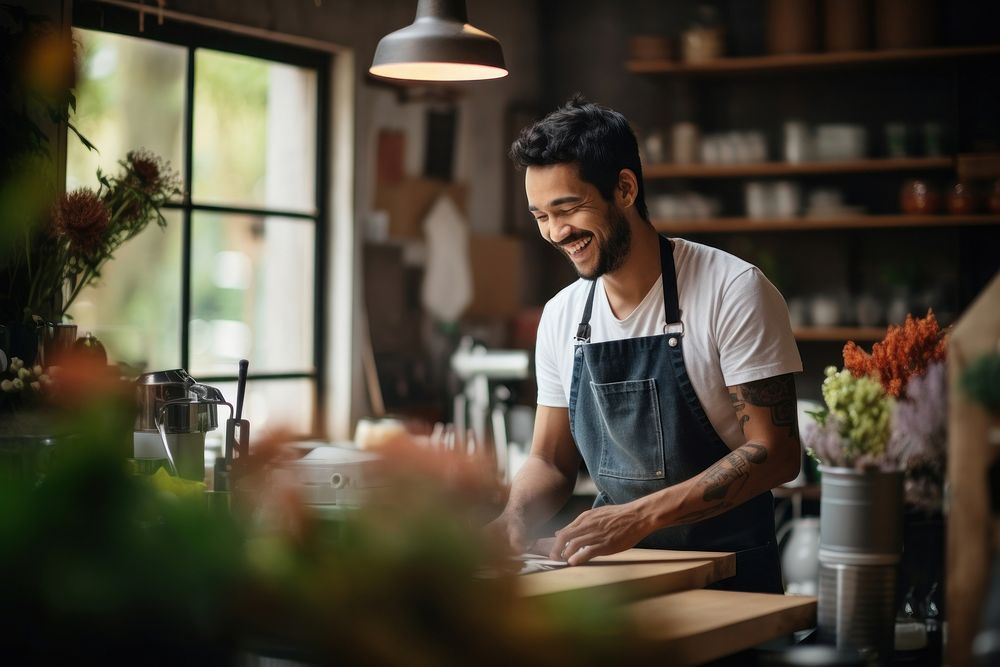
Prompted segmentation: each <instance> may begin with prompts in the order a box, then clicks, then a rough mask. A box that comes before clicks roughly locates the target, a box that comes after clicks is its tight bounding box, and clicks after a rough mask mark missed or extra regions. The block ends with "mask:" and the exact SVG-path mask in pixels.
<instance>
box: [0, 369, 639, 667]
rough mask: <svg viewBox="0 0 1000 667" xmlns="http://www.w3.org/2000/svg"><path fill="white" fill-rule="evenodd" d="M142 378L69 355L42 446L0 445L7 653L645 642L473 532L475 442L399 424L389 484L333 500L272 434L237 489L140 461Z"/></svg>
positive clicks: (523, 660) (473, 650)
mask: <svg viewBox="0 0 1000 667" xmlns="http://www.w3.org/2000/svg"><path fill="white" fill-rule="evenodd" d="M95 378H98V379H95ZM131 397H132V390H131V385H130V384H129V383H127V382H122V381H119V380H117V379H116V378H111V377H107V376H103V377H101V373H100V372H99V371H97V372H95V369H94V368H93V367H90V368H70V369H69V370H68V372H66V373H64V374H63V377H62V381H61V389H60V391H59V392H57V393H54V394H53V396H52V397H51V398H52V402H53V403H54V404H53V405H46V406H42V407H41V408H40V410H41V412H40V414H42V415H43V416H44V418H43V421H44V423H45V424H47V425H48V429H47V430H48V431H49V433H50V434H51V439H50V440H51V441H52V442H54V443H55V444H54V445H53V446H52V447H50V448H49V449H50V450H51V451H49V452H48V455H47V456H45V457H44V458H43V459H39V458H37V457H36V459H35V460H34V461H33V463H32V466H33V468H32V469H31V470H30V471H29V472H30V474H26V473H25V470H26V468H25V464H24V460H23V457H21V458H20V459H19V458H17V457H14V456H10V455H9V453H10V452H9V450H4V451H5V456H4V457H3V458H2V459H0V465H2V466H3V467H2V468H0V475H2V484H0V628H2V630H0V636H2V639H0V642H2V645H3V650H4V662H7V661H8V660H11V662H7V664H26V663H42V662H44V663H63V662H66V663H68V662H72V663H79V662H81V661H82V662H97V661H101V662H108V663H109V664H115V663H116V662H117V661H118V660H121V661H128V662H130V663H142V664H159V663H171V664H192V663H196V664H201V663H212V664H245V661H246V659H247V657H248V656H255V655H264V656H279V657H286V658H290V659H294V660H296V661H302V662H305V663H315V664H344V665H353V664H359V665H452V664H454V665H459V664H463V665H468V664H477V665H483V664H485V665H493V664H496V665H501V664H522V665H535V664H538V665H543V664H544V665H552V664H598V663H604V664H608V661H609V660H611V661H612V664H614V663H618V664H620V663H621V661H622V659H623V658H627V657H628V656H629V655H630V654H631V653H630V652H636V651H639V650H640V646H639V644H638V643H636V642H635V641H634V640H633V638H631V637H630V636H629V634H630V633H629V630H628V627H627V625H626V623H625V622H624V618H623V616H622V614H621V612H620V607H619V606H618V605H617V604H616V601H615V600H611V599H608V598H606V597H598V596H597V595H596V594H586V595H585V594H576V595H565V596H556V597H550V598H546V599H531V598H526V597H522V596H520V595H519V594H518V590H517V584H518V577H517V576H516V575H513V574H509V573H502V572H501V570H502V569H503V568H502V562H503V556H502V555H501V554H500V553H499V552H498V551H496V550H493V549H492V547H491V545H490V544H488V543H487V541H486V539H485V538H484V536H483V533H482V528H481V527H482V524H483V522H484V521H485V520H486V519H487V518H489V513H490V511H491V510H492V509H495V507H496V501H497V494H498V492H499V490H498V489H497V488H496V486H495V485H493V484H491V483H490V481H489V480H490V479H491V477H490V475H489V474H488V473H486V472H484V469H483V468H482V467H480V466H479V465H478V464H477V462H476V461H475V460H472V459H469V458H467V457H462V458H458V457H456V456H455V455H453V454H445V453H439V452H434V451H430V450H427V449H423V448H419V447H416V446H414V445H412V444H410V443H408V442H400V443H399V444H398V445H397V446H394V447H391V448H390V449H388V450H386V452H385V456H384V458H383V460H384V462H385V463H384V470H382V471H381V472H382V473H383V474H384V475H385V479H387V480H389V481H390V484H389V485H388V486H386V487H385V489H384V492H383V493H382V494H380V495H378V496H376V497H375V498H374V499H373V500H372V502H370V503H369V504H367V505H366V506H365V507H363V508H361V509H357V510H345V511H342V512H340V513H339V514H338V518H336V519H323V518H320V516H318V515H317V514H315V513H314V512H313V511H312V510H311V508H310V506H308V505H306V504H304V503H303V502H302V501H301V499H300V498H299V496H298V494H297V493H296V486H295V485H294V484H290V483H288V481H287V480H283V478H282V476H281V474H280V472H281V471H280V466H279V465H278V464H279V462H280V461H281V459H282V457H283V456H284V455H285V452H286V451H287V448H285V447H283V446H282V443H281V441H280V438H272V439H270V440H269V441H266V442H265V441H261V442H259V444H258V445H257V447H256V449H255V454H254V455H253V456H251V457H249V463H247V462H244V465H243V466H242V467H239V468H234V473H233V475H234V490H233V493H232V494H231V496H230V497H225V495H224V494H215V493H212V492H206V491H204V490H203V489H202V488H200V487H197V488H195V489H193V490H191V489H188V490H181V491H178V490H177V487H176V485H174V484H169V483H168V484H164V483H162V482H163V479H162V477H161V476H159V475H156V476H143V475H135V474H132V473H130V472H129V470H128V468H127V465H126V460H127V456H128V454H129V451H130V449H131V438H132V425H133V419H134V412H133V401H132V398H131ZM7 418H8V416H7V415H4V416H3V417H0V419H7ZM4 431H6V429H4V428H3V427H2V424H0V433H3V432H4ZM4 437H5V436H3V435H0V442H2V440H3V438H4ZM257 452H259V453H257ZM168 479H173V478H168ZM498 566H500V567H499V568H498ZM487 573H489V574H488V575H487Z"/></svg>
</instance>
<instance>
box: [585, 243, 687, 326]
mask: <svg viewBox="0 0 1000 667" xmlns="http://www.w3.org/2000/svg"><path fill="white" fill-rule="evenodd" d="M660 272H661V280H662V282H663V309H664V315H665V316H666V320H667V321H666V324H665V325H664V331H663V332H664V333H679V332H683V325H681V308H680V301H679V300H678V297H677V271H676V269H675V267H674V249H673V246H672V245H671V243H670V240H669V239H668V238H667V237H666V236H663V235H660ZM596 289H597V279H596V278H595V279H594V280H593V282H591V284H590V293H589V294H588V295H587V303H586V305H585V306H584V308H583V317H582V318H581V320H580V324H579V325H577V327H576V337H575V340H576V341H577V342H580V343H589V342H590V316H591V314H592V313H593V311H594V292H595V291H596ZM678 327H680V329H678Z"/></svg>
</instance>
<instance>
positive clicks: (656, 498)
mask: <svg viewBox="0 0 1000 667" xmlns="http://www.w3.org/2000/svg"><path fill="white" fill-rule="evenodd" d="M666 491H667V489H664V490H663V491H657V492H656V493H651V494H649V495H648V496H644V497H642V498H640V499H639V500H637V501H636V502H637V503H639V515H640V517H641V518H640V521H641V523H642V525H643V528H644V530H645V531H646V534H647V535H648V534H649V533H653V532H656V531H657V530H660V529H661V528H666V527H667V526H669V525H670V524H671V521H670V511H669V503H668V498H667V496H666Z"/></svg>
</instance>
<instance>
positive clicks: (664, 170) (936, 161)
mask: <svg viewBox="0 0 1000 667" xmlns="http://www.w3.org/2000/svg"><path fill="white" fill-rule="evenodd" d="M954 168H955V160H954V158H951V157H923V158H872V159H866V160H845V161H836V162H835V161H829V162H802V163H798V164H794V163H791V162H762V163H757V164H650V165H645V166H643V168H642V175H643V177H644V178H647V179H665V178H755V177H760V176H801V175H806V174H848V173H873V172H904V171H930V170H949V169H954Z"/></svg>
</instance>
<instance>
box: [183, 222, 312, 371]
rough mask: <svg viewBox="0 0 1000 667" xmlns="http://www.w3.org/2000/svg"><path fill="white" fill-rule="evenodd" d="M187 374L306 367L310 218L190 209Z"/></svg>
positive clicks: (309, 354) (309, 325)
mask: <svg viewBox="0 0 1000 667" xmlns="http://www.w3.org/2000/svg"><path fill="white" fill-rule="evenodd" d="M192 222H193V231H192V259H191V300H192V301H191V350H190V359H191V362H190V363H191V368H190V370H191V374H192V375H194V376H195V377H197V376H198V375H199V374H202V375H227V374H235V373H236V365H237V361H238V360H239V359H241V358H246V359H249V360H250V371H251V373H252V372H255V371H256V372H265V371H272V372H290V371H304V372H311V371H312V369H313V323H314V319H315V318H314V313H313V297H314V289H315V283H314V280H315V278H314V274H313V270H314V267H313V264H314V262H313V253H314V252H315V247H316V237H315V229H316V228H315V224H314V223H313V222H312V221H310V220H298V219H289V218H279V217H268V218H260V217H255V216H247V215H236V214H225V215H224V214H216V213H206V212H199V211H196V212H195V213H194V216H193V218H192Z"/></svg>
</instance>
